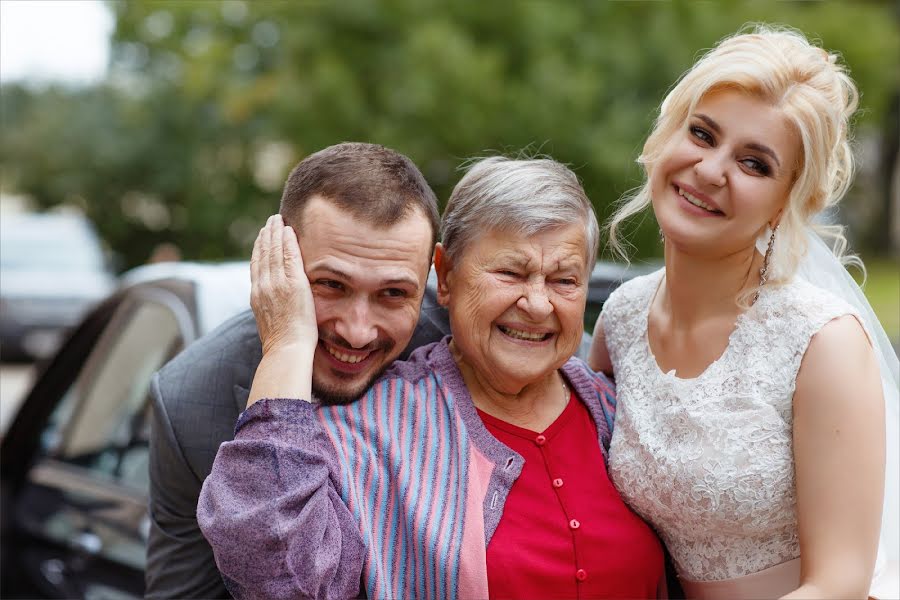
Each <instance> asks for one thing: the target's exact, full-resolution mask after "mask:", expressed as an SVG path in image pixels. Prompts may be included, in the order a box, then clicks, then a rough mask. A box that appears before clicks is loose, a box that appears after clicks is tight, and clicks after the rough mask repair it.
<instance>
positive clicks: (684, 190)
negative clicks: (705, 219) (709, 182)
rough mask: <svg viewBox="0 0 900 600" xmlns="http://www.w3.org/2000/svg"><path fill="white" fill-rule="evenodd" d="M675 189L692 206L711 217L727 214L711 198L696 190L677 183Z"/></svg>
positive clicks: (674, 185)
mask: <svg viewBox="0 0 900 600" xmlns="http://www.w3.org/2000/svg"><path fill="white" fill-rule="evenodd" d="M673 187H674V188H675V192H676V193H677V194H678V195H679V196H681V197H682V198H684V199H685V201H686V202H687V203H688V204H690V205H691V206H696V207H697V208H699V209H701V210H704V211H706V212H707V213H709V214H711V215H724V214H725V213H723V212H722V210H721V209H720V208H719V207H718V206H717V205H716V203H715V202H713V200H712V199H711V198H710V197H709V196H707V195H705V194H702V193H700V192H699V191H697V190H696V189H694V188H692V187H690V186H688V185H684V184H681V183H677V182H676V183H674V184H673Z"/></svg>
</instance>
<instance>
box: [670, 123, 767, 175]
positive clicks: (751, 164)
mask: <svg viewBox="0 0 900 600" xmlns="http://www.w3.org/2000/svg"><path fill="white" fill-rule="evenodd" d="M688 131H689V132H690V134H691V136H692V137H693V138H694V139H695V140H697V141H698V142H700V143H701V144H703V145H706V146H709V147H710V148H715V147H716V138H715V136H714V135H713V134H712V133H710V132H709V131H708V130H706V129H704V128H703V127H700V126H699V125H691V126H690V127H689V128H688ZM738 162H739V163H740V164H741V165H743V166H744V167H745V168H746V169H748V170H750V171H752V172H753V173H755V174H757V175H762V176H769V175H771V174H772V167H771V166H770V165H769V164H768V163H767V162H766V161H764V160H762V159H760V158H757V157H755V156H754V157H748V158H742V159H740V160H739V161H738Z"/></svg>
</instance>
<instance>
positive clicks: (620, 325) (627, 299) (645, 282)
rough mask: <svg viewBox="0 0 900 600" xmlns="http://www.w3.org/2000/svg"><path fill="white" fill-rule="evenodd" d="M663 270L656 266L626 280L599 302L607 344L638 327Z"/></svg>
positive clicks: (621, 339)
mask: <svg viewBox="0 0 900 600" xmlns="http://www.w3.org/2000/svg"><path fill="white" fill-rule="evenodd" d="M664 272H665V270H664V269H663V268H660V269H658V270H656V271H653V272H652V273H647V274H646V275H639V276H637V277H634V278H632V279H629V280H628V281H626V282H625V283H623V284H622V285H620V286H619V287H618V288H616V289H615V290H614V291H613V293H612V294H610V296H609V298H608V299H607V300H606V302H604V303H603V310H602V311H601V316H602V318H603V331H604V334H605V335H606V338H607V346H609V345H610V344H617V343H620V342H621V343H625V342H626V340H628V339H631V337H633V336H634V335H639V334H640V332H641V330H642V327H643V325H642V322H643V321H644V319H642V316H643V315H644V313H645V312H646V311H647V308H648V307H649V305H650V300H651V299H652V298H653V294H654V292H655V291H656V289H657V288H658V287H659V282H660V281H661V280H662V277H663V274H664Z"/></svg>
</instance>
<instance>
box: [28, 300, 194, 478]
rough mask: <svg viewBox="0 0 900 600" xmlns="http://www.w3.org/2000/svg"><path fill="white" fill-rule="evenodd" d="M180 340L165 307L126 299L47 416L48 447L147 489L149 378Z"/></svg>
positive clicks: (59, 455) (103, 474) (44, 437)
mask: <svg viewBox="0 0 900 600" xmlns="http://www.w3.org/2000/svg"><path fill="white" fill-rule="evenodd" d="M181 345H182V336H181V330H180V328H179V320H178V318H177V317H176V315H175V314H174V313H173V311H172V310H171V307H170V306H168V305H166V304H164V303H160V302H156V301H152V300H151V301H138V302H132V303H129V305H128V306H123V307H122V308H121V309H120V314H117V315H116V317H114V318H113V320H112V322H111V323H110V325H109V327H107V330H106V332H105V333H104V335H103V336H102V337H101V339H100V341H99V342H98V344H97V345H96V346H95V348H94V350H93V352H92V353H91V356H90V358H89V359H88V361H87V363H86V366H85V369H84V370H83V371H82V373H81V374H80V375H79V377H78V379H77V380H76V382H75V384H74V385H73V386H72V387H71V388H70V389H69V391H68V392H67V393H66V395H65V397H64V398H63V400H62V402H61V403H60V405H59V406H58V407H57V409H56V410H55V411H54V413H53V415H52V416H51V418H50V420H49V423H48V426H47V427H46V428H45V430H44V432H43V435H42V444H43V446H44V449H45V452H46V454H47V455H49V456H50V457H52V458H55V459H57V460H60V461H63V462H66V463H69V464H72V465H77V466H80V467H84V468H87V469H90V470H91V471H92V472H93V474H95V475H96V476H99V477H104V478H108V479H112V480H116V481H120V482H122V483H124V484H126V485H128V486H131V487H135V488H138V489H140V490H146V489H147V486H148V475H147V459H148V445H147V444H148V439H149V402H148V398H149V396H148V391H149V386H150V378H151V376H152V374H153V372H154V371H156V370H157V369H159V368H160V367H161V366H162V365H163V364H164V363H165V361H166V360H168V359H169V358H170V357H171V356H172V355H174V353H175V352H176V351H177V350H178V349H179V348H180V347H181Z"/></svg>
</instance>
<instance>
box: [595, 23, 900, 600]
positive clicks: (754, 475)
mask: <svg viewBox="0 0 900 600" xmlns="http://www.w3.org/2000/svg"><path fill="white" fill-rule="evenodd" d="M856 105H857V91H856V88H855V86H854V84H853V82H852V81H851V79H850V78H849V76H848V74H847V72H846V70H845V68H844V67H843V66H841V65H840V64H839V63H838V62H837V60H836V57H835V56H834V55H832V54H829V53H827V52H826V51H824V50H822V49H821V48H818V47H816V46H814V45H811V44H810V43H809V42H808V41H807V40H806V39H805V37H803V36H802V35H801V34H799V33H797V32H795V31H792V30H783V29H773V28H768V27H759V28H757V29H756V30H755V31H754V32H752V33H746V34H740V35H736V36H733V37H731V38H728V39H725V40H724V41H722V42H721V43H720V44H719V45H718V46H717V47H716V48H714V49H713V50H712V51H710V52H709V53H708V54H707V55H706V56H704V57H703V58H702V59H701V60H700V61H698V62H697V63H696V64H695V65H694V67H693V68H692V69H691V70H690V71H689V72H687V73H686V74H685V75H684V76H683V77H682V78H681V79H680V81H679V82H678V83H677V85H676V86H675V87H674V88H673V89H672V91H671V92H670V93H669V94H668V96H667V97H666V99H665V100H664V101H663V103H662V107H661V109H660V115H659V117H658V119H657V121H656V124H655V127H654V129H653V132H652V133H651V135H650V137H649V138H648V140H647V142H646V144H645V146H644V151H643V154H642V155H641V157H640V159H639V161H640V162H641V164H643V165H644V168H645V171H646V174H647V179H646V183H645V184H644V186H643V188H642V189H641V190H640V191H639V192H638V193H637V194H636V195H635V196H634V197H633V198H632V199H631V200H630V201H629V202H628V203H627V204H625V205H624V206H623V207H622V208H621V209H620V210H619V211H618V212H617V214H616V215H614V217H613V220H612V226H611V238H612V240H613V242H614V243H616V235H615V234H616V227H617V226H618V225H619V224H621V222H622V221H623V220H624V219H626V218H628V217H630V216H632V215H635V214H637V213H639V212H641V211H642V210H643V209H644V208H645V207H647V206H648V205H652V207H653V211H654V213H655V215H656V219H657V221H658V223H659V226H660V230H661V233H662V235H663V236H664V240H665V268H663V269H660V270H659V271H657V272H655V273H652V274H650V275H646V276H644V277H639V278H636V279H634V280H632V281H629V282H628V283H626V284H624V285H623V286H622V287H621V288H620V289H619V290H617V291H616V292H615V293H614V294H613V296H612V297H611V298H610V299H609V301H608V303H607V304H606V306H605V307H604V309H603V313H602V314H601V316H600V319H599V320H598V322H597V325H596V329H595V337H594V342H593V346H592V350H591V357H590V358H591V366H592V367H593V368H594V369H595V370H602V371H606V372H608V373H610V372H613V371H614V372H615V375H616V382H617V389H618V398H619V404H618V411H617V415H616V425H615V430H614V434H613V438H612V446H611V451H610V454H611V456H610V465H609V466H610V475H611V476H612V478H613V481H614V483H615V484H616V487H617V488H618V489H619V491H620V492H621V494H622V496H623V498H625V500H626V501H627V502H628V503H629V504H630V505H631V506H632V508H633V509H634V510H635V511H637V512H638V513H639V514H640V515H641V516H642V517H644V518H645V519H646V520H648V521H649V522H650V523H651V524H653V525H654V527H655V528H656V529H657V531H658V532H659V533H660V535H661V537H662V538H663V540H664V541H665V543H666V545H667V546H668V549H669V551H670V552H671V554H672V557H673V559H674V562H675V565H676V567H677V569H678V572H679V576H680V579H681V582H682V585H683V587H684V590H685V593H686V594H687V596H688V597H694V598H740V597H745V598H759V597H767V598H772V597H780V596H784V597H787V598H826V597H834V598H851V597H859V598H864V597H866V595H867V594H869V593H871V594H874V595H878V594H886V595H887V596H888V597H896V596H895V595H891V594H896V593H897V582H896V567H895V566H894V569H895V570H894V573H893V574H892V576H890V577H888V576H885V572H886V570H885V569H884V568H883V566H884V565H885V564H888V563H885V560H884V559H885V558H887V559H888V560H894V561H896V558H897V557H896V552H897V545H898V534H897V522H896V509H897V480H896V473H897V466H896V451H897V449H896V442H897V435H896V428H897V420H898V417H897V412H896V407H897V386H898V383H897V381H898V380H897V357H896V355H895V354H894V353H893V350H892V349H891V347H890V344H889V343H888V342H887V340H886V337H885V336H884V332H883V330H882V329H881V327H880V325H879V324H878V321H877V319H875V318H874V315H873V314H872V313H871V309H870V308H869V307H868V304H867V303H866V302H865V299H864V297H863V296H862V295H861V294H860V293H859V289H858V288H857V287H856V285H855V284H854V283H853V282H852V279H850V278H849V276H848V275H847V273H846V271H845V270H844V269H843V267H842V265H841V264H840V262H839V259H838V257H836V256H835V254H834V253H832V252H831V250H829V248H828V247H827V246H825V244H823V242H822V241H821V240H820V239H819V237H818V236H817V234H816V233H814V225H813V220H814V218H815V217H816V216H817V215H819V214H820V213H822V211H823V210H825V209H826V208H828V207H831V206H833V205H834V204H835V203H837V202H838V200H840V198H841V196H842V195H843V194H844V192H845V191H846V189H847V187H848V185H849V182H850V177H851V172H852V155H851V151H850V146H849V143H848V125H849V121H850V118H851V116H852V114H853V113H854V111H855V109H856ZM826 233H830V234H831V235H832V237H835V238H836V240H837V244H836V246H835V247H836V248H838V249H839V252H838V255H840V249H841V248H842V246H843V245H844V243H845V241H844V238H843V236H842V235H841V232H840V228H835V227H832V228H831V230H830V231H828V232H826ZM886 426H887V430H888V434H887V437H886V435H885V429H886ZM886 440H887V443H886ZM886 457H887V458H886ZM886 460H887V462H888V466H887V468H886V466H885V463H886ZM891 461H893V463H892V462H891ZM886 473H887V474H888V485H887V499H886V500H883V498H885V474H886ZM883 506H884V507H885V508H886V509H887V512H886V513H885V518H884V519H882V507H883ZM888 513H890V514H888ZM879 535H881V538H882V539H881V541H882V551H878V547H879ZM885 550H887V551H888V552H889V553H888V554H887V555H883V553H884V551H885ZM890 552H893V553H894V554H893V555H891V554H890ZM876 555H878V559H879V560H878V562H879V564H880V565H881V566H880V567H879V569H878V570H877V571H876V568H875V567H876ZM894 565H896V563H894ZM873 572H876V575H877V576H876V583H877V584H878V586H883V585H888V586H889V587H878V586H873V585H872V579H873ZM870 586H871V587H870Z"/></svg>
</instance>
